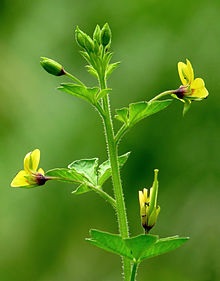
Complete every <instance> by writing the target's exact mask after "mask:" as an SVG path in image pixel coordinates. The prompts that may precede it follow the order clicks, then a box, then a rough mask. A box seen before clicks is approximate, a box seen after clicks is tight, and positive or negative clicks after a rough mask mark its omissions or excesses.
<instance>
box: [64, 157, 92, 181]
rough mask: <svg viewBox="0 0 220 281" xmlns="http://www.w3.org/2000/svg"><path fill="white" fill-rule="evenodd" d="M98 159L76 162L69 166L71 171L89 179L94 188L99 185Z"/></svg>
mask: <svg viewBox="0 0 220 281" xmlns="http://www.w3.org/2000/svg"><path fill="white" fill-rule="evenodd" d="M97 167H98V158H92V159H81V160H76V161H74V162H72V163H71V164H69V165H68V168H69V169H71V170H72V169H73V170H75V171H76V172H77V173H78V174H80V175H82V176H84V177H85V178H87V179H88V180H89V181H90V182H91V183H92V184H93V185H94V186H96V185H97V181H98V180H97Z"/></svg>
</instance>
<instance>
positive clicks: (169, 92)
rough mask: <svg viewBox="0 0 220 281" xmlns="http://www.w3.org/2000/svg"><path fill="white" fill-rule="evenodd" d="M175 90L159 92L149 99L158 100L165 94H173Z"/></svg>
mask: <svg viewBox="0 0 220 281" xmlns="http://www.w3.org/2000/svg"><path fill="white" fill-rule="evenodd" d="M174 92H175V90H168V91H165V92H162V93H160V94H158V95H157V96H155V97H154V98H152V99H151V100H149V102H152V101H155V100H158V99H160V98H163V97H165V96H168V95H171V94H173V93H174Z"/></svg>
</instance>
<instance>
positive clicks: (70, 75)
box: [65, 71, 85, 86]
mask: <svg viewBox="0 0 220 281" xmlns="http://www.w3.org/2000/svg"><path fill="white" fill-rule="evenodd" d="M65 75H66V76H68V77H69V78H70V79H72V80H74V81H75V82H77V83H79V84H80V85H82V86H85V85H84V84H83V82H82V81H80V80H79V79H78V78H76V77H75V76H73V75H72V74H70V73H69V72H67V71H65Z"/></svg>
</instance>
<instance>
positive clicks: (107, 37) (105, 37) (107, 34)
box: [101, 23, 112, 47]
mask: <svg viewBox="0 0 220 281" xmlns="http://www.w3.org/2000/svg"><path fill="white" fill-rule="evenodd" d="M111 38H112V33H111V29H110V27H109V25H108V24H107V23H106V24H105V25H104V26H103V28H102V30H101V43H102V45H103V46H104V47H105V46H107V45H109V44H110V43H111Z"/></svg>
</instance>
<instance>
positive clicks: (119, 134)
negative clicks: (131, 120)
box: [115, 124, 129, 144]
mask: <svg viewBox="0 0 220 281" xmlns="http://www.w3.org/2000/svg"><path fill="white" fill-rule="evenodd" d="M128 130H129V128H128V126H127V125H125V124H124V125H122V126H121V128H120V129H119V130H118V132H117V134H116V136H115V142H116V144H118V143H119V142H120V140H121V138H122V137H123V136H124V134H126V132H127V131H128Z"/></svg>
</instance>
